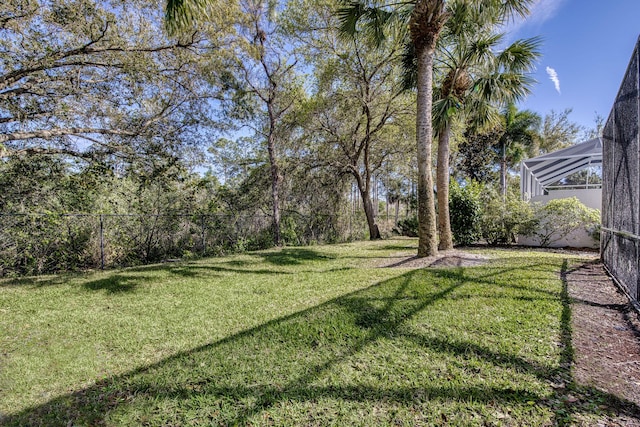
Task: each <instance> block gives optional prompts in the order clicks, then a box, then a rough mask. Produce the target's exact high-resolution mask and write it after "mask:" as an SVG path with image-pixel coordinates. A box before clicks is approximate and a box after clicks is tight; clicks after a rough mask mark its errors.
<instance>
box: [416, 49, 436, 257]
mask: <svg viewBox="0 0 640 427" xmlns="http://www.w3.org/2000/svg"><path fill="white" fill-rule="evenodd" d="M433 54H434V50H433V49H432V48H429V47H428V46H422V47H416V55H417V59H418V81H417V86H418V98H417V117H416V133H417V138H416V140H417V141H416V142H417V151H418V156H417V157H418V257H426V256H432V255H436V254H437V253H438V247H437V237H436V235H437V231H436V209H435V204H434V196H433V177H432V175H431V174H432V172H431V171H432V167H431V144H432V140H433V127H432V120H431V109H432V106H433Z"/></svg>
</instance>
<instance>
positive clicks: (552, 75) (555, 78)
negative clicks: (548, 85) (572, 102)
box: [547, 67, 560, 93]
mask: <svg viewBox="0 0 640 427" xmlns="http://www.w3.org/2000/svg"><path fill="white" fill-rule="evenodd" d="M547 74H548V75H549V79H551V81H552V82H553V85H554V86H555V88H556V91H557V92H558V93H560V79H559V78H558V73H556V70H554V69H553V68H551V67H547Z"/></svg>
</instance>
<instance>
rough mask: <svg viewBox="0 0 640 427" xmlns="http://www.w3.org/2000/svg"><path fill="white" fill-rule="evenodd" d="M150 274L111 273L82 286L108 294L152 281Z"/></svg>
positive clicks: (128, 289)
mask: <svg viewBox="0 0 640 427" xmlns="http://www.w3.org/2000/svg"><path fill="white" fill-rule="evenodd" d="M153 279H154V278H153V277H151V276H143V275H140V274H125V273H119V274H111V275H109V276H108V277H105V278H103V279H96V280H91V281H89V282H86V283H85V284H84V285H83V287H84V288H85V289H87V290H90V291H106V292H108V293H110V294H119V293H126V292H133V291H135V289H136V287H138V286H139V285H140V284H142V283H145V282H151V281H153Z"/></svg>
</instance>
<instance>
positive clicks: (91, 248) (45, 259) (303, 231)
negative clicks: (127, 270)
mask: <svg viewBox="0 0 640 427" xmlns="http://www.w3.org/2000/svg"><path fill="white" fill-rule="evenodd" d="M379 224H380V228H381V230H383V231H386V232H387V233H389V232H391V229H392V228H393V226H394V219H393V218H390V217H388V216H387V217H381V218H379ZM366 230H367V227H366V221H365V218H364V215H359V214H354V213H350V214H348V215H337V214H336V215H330V214H310V215H301V214H297V213H286V214H284V215H283V217H282V223H281V234H282V237H283V239H284V241H285V242H286V244H288V245H307V244H312V243H331V242H338V241H348V240H359V239H364V238H366V237H367V232H366ZM272 234H273V233H272V219H271V217H270V216H269V215H231V214H159V215H146V214H117V215H116V214H8V213H5V214H0V276H7V275H24V274H43V273H50V272H58V271H71V270H85V269H97V268H112V267H124V266H131V265H141V264H149V263H154V262H161V261H166V260H173V259H182V258H192V257H202V256H218V255H223V254H228V253H234V252H242V251H247V250H258V249H265V248H268V247H271V246H272V245H273V237H272Z"/></svg>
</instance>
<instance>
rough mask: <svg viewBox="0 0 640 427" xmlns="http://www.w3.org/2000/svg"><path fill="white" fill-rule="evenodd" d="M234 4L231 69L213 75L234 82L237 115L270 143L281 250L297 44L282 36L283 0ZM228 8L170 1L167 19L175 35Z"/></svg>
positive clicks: (274, 214)
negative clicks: (283, 151)
mask: <svg viewBox="0 0 640 427" xmlns="http://www.w3.org/2000/svg"><path fill="white" fill-rule="evenodd" d="M229 4H231V5H232V7H233V8H234V9H235V10H236V11H237V13H236V14H235V15H234V16H228V17H227V19H228V21H230V22H232V24H233V27H234V29H235V32H234V33H233V34H230V35H229V36H228V37H227V39H226V41H227V42H228V43H229V49H228V50H227V53H226V60H227V62H226V63H227V64H228V68H227V69H226V70H219V72H218V73H213V74H212V78H213V79H215V80H219V81H225V82H227V83H229V89H232V92H233V95H232V97H231V101H232V105H231V108H230V110H231V112H232V113H233V114H235V115H236V116H235V118H236V119H239V121H240V122H242V124H243V125H245V126H249V127H250V128H251V129H252V130H253V131H254V132H255V133H256V134H257V135H259V136H261V137H263V138H264V140H265V143H266V144H265V145H266V149H267V153H268V159H269V166H270V173H271V199H272V220H273V239H274V243H275V244H276V246H279V245H280V244H281V235H280V228H281V226H280V217H281V212H280V211H281V206H280V205H281V200H280V190H281V186H282V180H283V177H282V168H281V165H280V159H279V157H280V156H279V145H280V144H279V139H280V141H281V140H282V137H283V132H285V131H286V130H285V129H284V128H283V123H284V122H285V120H284V115H285V114H286V113H287V112H288V111H289V110H290V109H291V107H292V106H293V104H294V102H295V100H296V99H297V98H298V97H299V96H301V93H300V89H301V86H300V85H298V84H296V77H295V71H296V70H295V66H296V63H297V60H296V58H295V54H294V53H293V52H292V46H291V45H290V44H289V43H288V41H287V40H284V39H283V38H282V37H281V29H280V23H279V21H278V14H277V9H278V7H281V5H280V4H279V3H278V2H277V1H274V0H270V1H266V0H239V1H234V2H230V3H229ZM227 7H229V6H228V4H227V3H224V2H221V1H215V0H211V1H197V0H192V1H189V0H187V1H183V0H169V1H168V2H167V11H166V19H167V23H168V26H169V28H170V29H172V30H174V31H178V30H180V29H182V30H184V29H185V28H189V27H191V26H193V25H196V24H198V23H199V24H200V25H204V26H206V25H207V19H209V17H210V16H211V15H215V16H219V15H220V14H221V11H222V10H224V8H227Z"/></svg>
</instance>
